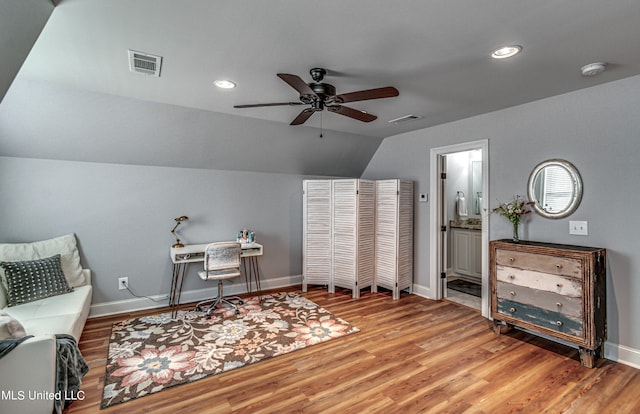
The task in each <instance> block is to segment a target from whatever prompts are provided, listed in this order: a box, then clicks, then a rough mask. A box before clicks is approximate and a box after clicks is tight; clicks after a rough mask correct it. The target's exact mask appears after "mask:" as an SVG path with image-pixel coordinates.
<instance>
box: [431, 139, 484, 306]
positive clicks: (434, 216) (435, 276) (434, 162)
mask: <svg viewBox="0 0 640 414" xmlns="http://www.w3.org/2000/svg"><path fill="white" fill-rule="evenodd" d="M476 149H481V150H482V213H481V214H482V316H484V317H485V318H488V317H489V214H488V211H489V140H488V139H483V140H479V141H472V142H465V143H462V144H455V145H448V146H446V147H439V148H431V151H430V156H429V162H430V183H429V192H430V193H431V200H432V202H431V206H430V211H429V228H430V229H431V230H430V232H429V275H430V276H429V286H430V289H429V290H430V293H431V299H436V300H439V299H442V293H441V292H442V287H441V283H442V282H441V280H440V269H441V267H440V257H441V256H440V252H441V249H442V248H443V246H441V243H440V225H441V223H439V217H440V205H441V203H440V199H439V197H440V186H439V185H438V183H439V181H440V173H439V172H438V156H439V155H446V154H451V153H454V152H461V151H472V150H476ZM442 224H443V225H446V224H447V223H442Z"/></svg>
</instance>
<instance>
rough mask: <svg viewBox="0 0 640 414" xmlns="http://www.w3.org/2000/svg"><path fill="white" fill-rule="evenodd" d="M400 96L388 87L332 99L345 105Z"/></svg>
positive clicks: (344, 94)
mask: <svg viewBox="0 0 640 414" xmlns="http://www.w3.org/2000/svg"><path fill="white" fill-rule="evenodd" d="M399 94H400V93H399V92H398V90H397V89H396V88H394V87H393V86H387V87H384V88H376V89H367V90H366V91H357V92H350V93H343V94H340V95H336V96H334V97H332V98H333V100H334V101H335V102H336V103H345V102H356V101H366V100H368V99H380V98H391V97H393V96H398V95H399Z"/></svg>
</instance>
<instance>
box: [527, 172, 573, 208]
mask: <svg viewBox="0 0 640 414" xmlns="http://www.w3.org/2000/svg"><path fill="white" fill-rule="evenodd" d="M527 194H528V196H529V200H531V201H533V202H534V205H533V209H534V210H535V211H536V212H537V213H538V214H540V215H541V216H543V217H547V218H551V219H559V218H563V217H567V216H569V215H571V214H573V212H574V211H576V209H577V208H578V206H579V205H580V201H581V200H582V178H581V177H580V173H578V170H577V169H576V167H574V165H573V164H571V163H570V162H569V161H565V160H560V159H553V160H547V161H543V162H541V163H540V164H538V165H536V167H535V168H534V169H533V171H532V172H531V175H530V176H529V184H528V186H527Z"/></svg>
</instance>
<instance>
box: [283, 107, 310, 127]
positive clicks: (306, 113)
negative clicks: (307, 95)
mask: <svg viewBox="0 0 640 414" xmlns="http://www.w3.org/2000/svg"><path fill="white" fill-rule="evenodd" d="M314 112H315V111H314V110H313V109H311V108H307V109H303V110H302V112H300V113H299V114H298V116H297V117H296V119H294V120H293V121H291V123H290V124H289V125H301V124H304V123H305V122H307V119H309V117H310V116H311V115H313V113H314Z"/></svg>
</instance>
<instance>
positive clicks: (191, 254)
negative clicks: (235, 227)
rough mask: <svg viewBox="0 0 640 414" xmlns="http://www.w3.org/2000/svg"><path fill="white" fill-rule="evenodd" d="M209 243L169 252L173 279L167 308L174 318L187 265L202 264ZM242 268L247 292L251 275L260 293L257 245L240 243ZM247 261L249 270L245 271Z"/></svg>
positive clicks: (259, 246)
mask: <svg viewBox="0 0 640 414" xmlns="http://www.w3.org/2000/svg"><path fill="white" fill-rule="evenodd" d="M208 244H209V243H202V244H188V245H186V246H184V247H172V248H171V250H170V257H171V262H172V263H173V278H172V279H171V292H170V293H169V306H172V307H173V308H174V311H173V313H174V316H175V312H176V308H177V306H178V305H179V304H180V295H181V294H182V284H183V282H184V275H185V273H186V271H187V266H188V265H189V263H196V262H201V263H204V250H205V249H206V247H207V245H208ZM240 247H241V248H242V253H240V257H241V258H242V267H243V270H244V276H245V282H246V284H247V292H251V276H252V275H253V277H254V280H255V283H256V289H257V290H258V292H260V268H259V267H258V260H257V258H258V257H259V256H262V253H263V247H262V245H261V244H258V243H241V244H240ZM247 261H248V262H249V268H248V271H247Z"/></svg>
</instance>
